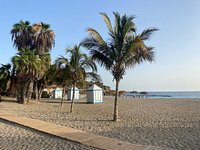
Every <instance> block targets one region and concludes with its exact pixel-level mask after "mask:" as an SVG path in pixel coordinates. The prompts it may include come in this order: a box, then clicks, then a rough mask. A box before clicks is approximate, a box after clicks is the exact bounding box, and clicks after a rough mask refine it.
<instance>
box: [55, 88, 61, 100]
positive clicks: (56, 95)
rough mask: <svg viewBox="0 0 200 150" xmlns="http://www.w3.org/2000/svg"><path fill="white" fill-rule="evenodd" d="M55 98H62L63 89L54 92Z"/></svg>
mask: <svg viewBox="0 0 200 150" xmlns="http://www.w3.org/2000/svg"><path fill="white" fill-rule="evenodd" d="M53 98H55V99H57V98H62V89H60V88H56V89H55V90H53Z"/></svg>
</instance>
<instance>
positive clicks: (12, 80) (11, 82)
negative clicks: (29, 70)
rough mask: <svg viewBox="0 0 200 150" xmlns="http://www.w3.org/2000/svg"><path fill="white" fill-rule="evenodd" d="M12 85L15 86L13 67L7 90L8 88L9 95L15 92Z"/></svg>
mask: <svg viewBox="0 0 200 150" xmlns="http://www.w3.org/2000/svg"><path fill="white" fill-rule="evenodd" d="M14 86H15V68H13V69H12V73H11V80H10V86H9V90H8V94H9V96H14V94H15V89H14V88H15V87H14Z"/></svg>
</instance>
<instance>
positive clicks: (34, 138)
mask: <svg viewBox="0 0 200 150" xmlns="http://www.w3.org/2000/svg"><path fill="white" fill-rule="evenodd" d="M0 143H1V144H0V149H1V150H47V149H48V150H80V149H81V150H93V149H94V148H91V147H88V146H84V145H81V144H79V143H75V142H71V141H66V140H64V139H61V138H57V137H54V136H51V135H48V134H44V133H41V132H37V131H34V130H30V129H27V128H24V127H22V126H18V125H16V124H12V123H9V122H7V121H3V120H0Z"/></svg>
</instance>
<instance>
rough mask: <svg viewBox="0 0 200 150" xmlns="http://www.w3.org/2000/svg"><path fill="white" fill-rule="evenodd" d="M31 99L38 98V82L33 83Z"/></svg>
mask: <svg viewBox="0 0 200 150" xmlns="http://www.w3.org/2000/svg"><path fill="white" fill-rule="evenodd" d="M33 98H34V99H37V98H38V81H35V82H34V85H33Z"/></svg>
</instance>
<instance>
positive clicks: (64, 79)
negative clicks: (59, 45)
mask: <svg viewBox="0 0 200 150" xmlns="http://www.w3.org/2000/svg"><path fill="white" fill-rule="evenodd" d="M55 64H56V68H57V70H56V72H55V77H54V79H55V80H56V83H57V84H61V85H62V88H63V91H62V100H61V106H63V102H64V95H65V91H66V88H67V86H68V85H70V83H71V76H70V75H71V74H70V72H69V71H70V70H69V61H68V59H67V58H65V57H64V56H60V57H59V58H57V59H56V61H55Z"/></svg>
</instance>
